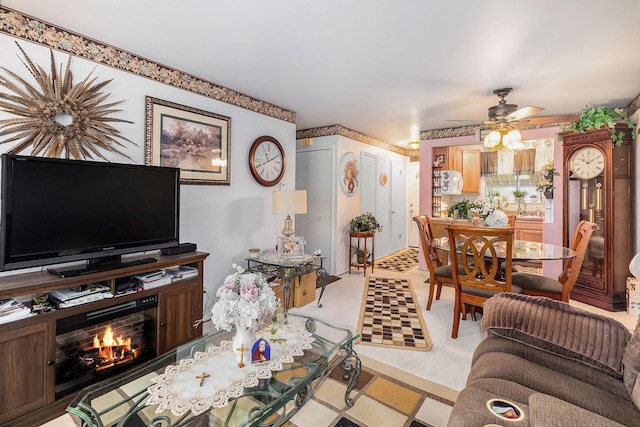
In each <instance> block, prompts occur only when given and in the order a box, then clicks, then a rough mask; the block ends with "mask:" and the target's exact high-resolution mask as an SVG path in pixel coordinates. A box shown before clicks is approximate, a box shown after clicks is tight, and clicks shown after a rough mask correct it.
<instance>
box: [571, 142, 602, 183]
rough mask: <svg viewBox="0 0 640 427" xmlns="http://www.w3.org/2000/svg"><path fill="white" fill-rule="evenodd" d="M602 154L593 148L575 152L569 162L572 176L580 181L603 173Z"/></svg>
mask: <svg viewBox="0 0 640 427" xmlns="http://www.w3.org/2000/svg"><path fill="white" fill-rule="evenodd" d="M604 166H605V164H604V153H603V152H602V151H600V150H598V149H597V148H595V147H586V148H581V149H579V150H577V151H576V152H575V153H574V154H573V156H571V159H570V161H569V167H570V168H571V171H572V172H573V174H574V175H575V176H576V177H578V178H580V179H592V178H595V177H596V176H598V175H600V174H601V173H602V171H604Z"/></svg>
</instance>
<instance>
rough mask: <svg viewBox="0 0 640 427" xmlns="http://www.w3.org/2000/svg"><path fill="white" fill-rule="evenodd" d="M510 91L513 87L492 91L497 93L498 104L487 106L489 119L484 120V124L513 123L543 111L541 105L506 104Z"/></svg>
mask: <svg viewBox="0 0 640 427" xmlns="http://www.w3.org/2000/svg"><path fill="white" fill-rule="evenodd" d="M511 91H513V89H512V88H510V87H506V88H503V89H496V90H494V91H493V94H494V95H497V96H498V97H499V98H500V101H499V102H498V105H494V106H493V107H490V108H489V121H486V122H484V123H485V124H500V123H513V122H516V121H521V120H523V119H526V118H527V117H530V116H533V115H535V114H538V113H539V112H541V111H544V108H541V107H522V108H518V106H517V105H516V104H507V100H506V97H507V95H509V93H511Z"/></svg>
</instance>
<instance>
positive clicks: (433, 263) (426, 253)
mask: <svg viewBox="0 0 640 427" xmlns="http://www.w3.org/2000/svg"><path fill="white" fill-rule="evenodd" d="M413 220H414V221H415V223H416V225H417V226H418V234H419V235H420V248H421V249H422V255H423V257H424V261H425V263H426V264H427V267H428V268H429V270H431V271H433V270H435V269H436V268H437V267H440V266H441V265H442V261H440V258H439V257H438V253H437V252H436V250H435V249H433V248H432V247H430V246H429V240H431V239H433V232H432V231H431V222H430V221H429V217H428V216H426V215H418V216H414V217H413Z"/></svg>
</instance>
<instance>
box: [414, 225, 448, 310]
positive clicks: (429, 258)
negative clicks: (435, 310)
mask: <svg viewBox="0 0 640 427" xmlns="http://www.w3.org/2000/svg"><path fill="white" fill-rule="evenodd" d="M413 220H414V221H415V222H416V224H417V226H418V234H419V235H420V248H421V249H422V256H423V257H424V261H425V264H427V268H428V269H429V278H428V279H427V280H426V281H425V282H427V281H428V282H429V299H428V300H427V310H431V303H432V302H433V293H434V290H435V288H436V286H437V292H436V299H437V300H439V299H440V294H441V293H442V284H443V283H447V284H449V285H452V286H453V276H452V275H451V265H449V264H443V263H442V261H441V260H440V257H438V252H437V251H436V250H435V249H433V248H432V247H430V246H429V240H431V239H433V231H432V230H431V222H430V221H429V217H428V216H426V215H418V216H414V217H413Z"/></svg>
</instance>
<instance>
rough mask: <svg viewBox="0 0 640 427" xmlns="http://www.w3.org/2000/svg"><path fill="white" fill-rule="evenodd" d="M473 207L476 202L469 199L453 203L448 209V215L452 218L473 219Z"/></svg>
mask: <svg viewBox="0 0 640 427" xmlns="http://www.w3.org/2000/svg"><path fill="white" fill-rule="evenodd" d="M473 207H474V204H473V203H471V202H470V201H469V200H467V199H464V200H462V201H461V202H454V203H451V206H449V209H447V216H448V217H450V218H463V219H472V218H473V213H472V212H471V208H473Z"/></svg>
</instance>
